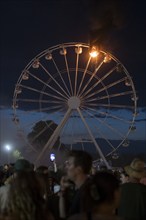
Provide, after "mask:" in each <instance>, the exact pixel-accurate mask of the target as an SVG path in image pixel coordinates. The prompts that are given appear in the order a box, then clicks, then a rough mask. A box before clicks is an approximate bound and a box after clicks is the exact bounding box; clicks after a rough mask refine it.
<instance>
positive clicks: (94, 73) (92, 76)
mask: <svg viewBox="0 0 146 220" xmlns="http://www.w3.org/2000/svg"><path fill="white" fill-rule="evenodd" d="M103 63H104V61H101V62H100V64H99V65H98V67H96V69H95V71H94V72H93V73H92V75H91V77H90V78H89V80H88V81H87V83H86V85H85V86H84V87H83V89H82V90H81V92H80V94H79V96H80V97H84V95H83V92H84V91H85V89H86V88H87V86H88V85H89V83H90V82H91V80H92V79H93V78H94V76H95V75H96V73H97V71H98V70H99V69H100V67H101V66H102V64H103ZM82 95H83V96H82Z"/></svg>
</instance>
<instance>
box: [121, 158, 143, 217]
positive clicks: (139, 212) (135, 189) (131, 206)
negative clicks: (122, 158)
mask: <svg viewBox="0 0 146 220" xmlns="http://www.w3.org/2000/svg"><path fill="white" fill-rule="evenodd" d="M124 170H125V172H126V173H127V174H128V176H129V179H128V182H127V183H124V184H122V185H121V200H120V205H119V208H118V215H119V216H120V217H123V218H125V219H126V220H127V219H128V220H130V219H131V220H144V219H146V186H145V185H144V184H141V183H140V181H141V179H142V178H144V177H146V169H145V163H144V161H143V160H141V159H139V158H135V159H133V160H132V162H131V164H130V165H127V166H125V167H124Z"/></svg>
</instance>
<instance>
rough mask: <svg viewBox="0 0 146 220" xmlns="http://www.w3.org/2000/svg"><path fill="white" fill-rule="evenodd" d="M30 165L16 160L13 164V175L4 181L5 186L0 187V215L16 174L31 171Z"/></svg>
mask: <svg viewBox="0 0 146 220" xmlns="http://www.w3.org/2000/svg"><path fill="white" fill-rule="evenodd" d="M32 169H33V166H32V164H31V163H30V162H29V161H28V160H26V159H18V160H17V161H16V162H15V164H14V173H13V174H12V175H11V176H10V177H9V178H8V179H7V180H6V181H5V185H4V186H1V187H0V213H3V212H5V208H6V206H7V202H8V194H9V189H10V185H11V183H12V182H13V180H14V179H15V177H16V176H17V173H18V172H29V171H32Z"/></svg>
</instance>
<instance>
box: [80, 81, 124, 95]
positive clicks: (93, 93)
mask: <svg viewBox="0 0 146 220" xmlns="http://www.w3.org/2000/svg"><path fill="white" fill-rule="evenodd" d="M126 79H127V77H124V78H122V79H120V80H117V81H115V82H113V83H111V84H109V85H105V86H104V87H103V88H101V89H97V91H96V92H92V93H91V94H89V95H87V96H86V95H83V96H82V98H90V97H92V96H94V95H97V94H99V93H100V92H103V91H105V90H107V89H109V88H111V87H113V86H116V85H118V84H119V83H122V82H123V81H125V80H126Z"/></svg>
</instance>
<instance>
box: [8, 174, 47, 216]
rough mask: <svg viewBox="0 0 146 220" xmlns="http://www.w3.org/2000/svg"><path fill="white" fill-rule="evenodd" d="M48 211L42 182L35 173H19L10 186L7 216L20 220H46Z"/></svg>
mask: <svg viewBox="0 0 146 220" xmlns="http://www.w3.org/2000/svg"><path fill="white" fill-rule="evenodd" d="M46 210H47V209H46V203H45V200H44V199H43V189H42V183H41V180H40V179H38V178H37V175H36V174H35V172H19V173H18V174H17V177H16V179H15V180H14V181H13V183H12V184H11V186H10V191H9V203H8V207H7V214H11V215H12V216H14V217H16V219H17V218H18V219H19V220H23V219H25V220H41V219H44V220H45V219H47V212H46ZM45 216H46V217H45Z"/></svg>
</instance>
